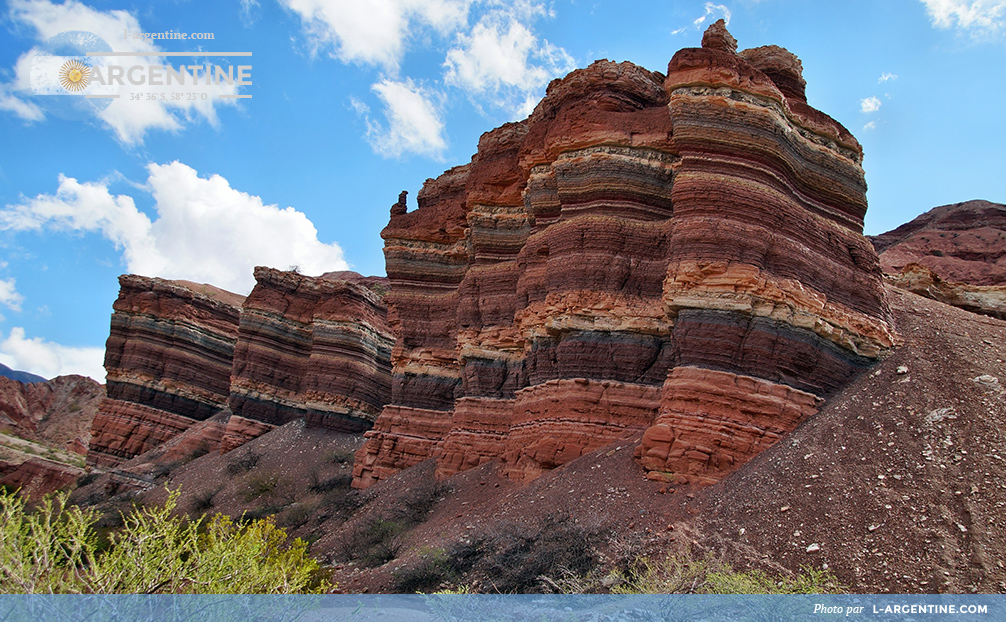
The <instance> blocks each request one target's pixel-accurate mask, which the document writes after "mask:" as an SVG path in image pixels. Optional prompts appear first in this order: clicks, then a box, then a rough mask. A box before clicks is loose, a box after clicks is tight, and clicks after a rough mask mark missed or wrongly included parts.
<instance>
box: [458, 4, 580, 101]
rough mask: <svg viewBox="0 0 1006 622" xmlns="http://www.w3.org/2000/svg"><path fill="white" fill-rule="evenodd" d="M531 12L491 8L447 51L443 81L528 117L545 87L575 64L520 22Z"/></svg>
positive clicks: (559, 48)
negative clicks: (490, 99)
mask: <svg viewBox="0 0 1006 622" xmlns="http://www.w3.org/2000/svg"><path fill="white" fill-rule="evenodd" d="M528 14H530V15H533V13H529V12H525V13H524V14H523V15H521V14H520V13H518V12H507V11H492V12H490V13H487V14H486V15H484V16H483V17H482V19H481V20H480V21H479V22H478V23H477V24H476V25H475V26H474V27H473V28H472V30H471V32H470V33H468V34H459V35H458V38H457V44H456V46H455V47H454V48H452V49H451V50H450V51H448V52H447V57H446V60H445V62H444V67H445V69H446V71H445V73H444V82H445V83H447V84H448V85H450V86H455V87H458V88H460V89H462V90H464V91H466V92H467V93H468V94H469V95H472V96H478V97H479V99H483V100H484V99H485V98H486V96H489V97H492V100H493V104H494V105H496V106H497V107H499V108H502V109H505V110H507V111H508V112H510V113H511V114H514V115H516V116H522V117H523V116H527V115H528V114H530V112H531V110H533V108H534V104H535V103H536V102H537V100H538V98H539V97H540V96H541V95H543V94H544V88H545V86H546V85H547V84H548V82H549V81H550V80H551V79H552V78H555V77H558V76H561V75H563V74H565V73H566V72H568V71H570V70H572V69H573V68H574V67H575V66H576V64H575V63H574V61H573V59H572V57H570V55H569V54H568V53H566V50H564V49H563V48H561V47H558V46H555V45H552V44H551V43H549V42H548V41H547V40H539V39H538V37H537V36H536V35H535V34H534V33H533V32H532V31H531V29H530V28H529V27H528V26H527V25H526V24H524V23H522V22H521V21H520V18H521V17H525V19H526V16H527V15H528Z"/></svg>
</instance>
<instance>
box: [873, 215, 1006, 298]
mask: <svg viewBox="0 0 1006 622" xmlns="http://www.w3.org/2000/svg"><path fill="white" fill-rule="evenodd" d="M870 241H871V242H873V247H874V248H876V249H877V252H878V253H880V267H881V268H883V270H884V272H887V273H889V274H897V273H898V272H900V271H901V269H902V268H904V267H905V266H907V265H908V264H910V263H919V264H922V265H923V266H925V267H927V268H929V269H930V270H932V271H933V272H934V273H936V274H937V275H938V276H939V277H940V278H941V279H943V280H945V281H954V282H960V283H967V284H969V285H1006V205H1003V204H1001V203H992V202H990V201H980V200H976V201H965V202H963V203H954V204H952V205H942V206H940V207H934V208H933V209H931V210H929V211H928V212H926V213H925V214H922V215H921V216H919V217H918V218H916V219H915V220H913V221H911V222H909V223H906V224H903V225H901V226H900V227H898V228H897V229H894V230H893V231H888V232H887V233H884V234H882V235H878V236H873V237H871V238H870Z"/></svg>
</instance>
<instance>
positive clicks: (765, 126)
mask: <svg viewBox="0 0 1006 622" xmlns="http://www.w3.org/2000/svg"><path fill="white" fill-rule="evenodd" d="M801 72H802V67H801V65H800V61H799V60H798V59H797V58H796V57H795V56H793V55H792V54H790V53H789V52H787V51H786V50H784V49H782V48H778V47H776V46H768V47H763V48H756V49H753V50H745V51H744V52H741V53H740V54H738V53H737V52H736V43H735V42H734V40H733V38H732V37H731V36H730V34H729V33H728V32H727V31H726V29H725V28H724V26H723V23H722V22H718V23H717V24H715V25H713V26H712V27H710V29H709V30H708V31H707V32H706V34H705V37H704V38H703V47H702V48H695V49H685V50H681V51H680V52H678V53H677V54H676V55H675V56H674V58H673V59H672V60H671V62H670V64H669V66H668V73H667V75H666V76H665V75H663V74H660V73H656V72H651V71H647V70H645V69H642V68H640V67H637V66H635V65H632V64H630V63H613V62H608V61H598V62H596V63H594V64H592V65H591V66H589V67H587V68H585V69H581V70H577V71H574V72H572V73H571V74H569V75H568V76H566V77H565V78H563V79H561V80H555V81H553V82H552V84H550V85H549V87H548V91H547V94H546V96H545V98H544V100H542V102H540V103H539V104H538V106H537V107H536V108H535V110H534V112H533V113H532V114H531V116H530V117H529V118H528V119H526V120H524V121H521V122H519V123H510V124H507V125H504V126H502V127H500V128H498V129H496V130H493V131H492V132H488V133H486V134H485V135H483V137H482V139H481V140H480V141H479V148H478V152H477V153H476V154H475V156H473V158H472V161H471V162H470V163H469V164H467V165H464V166H459V167H455V168H453V169H450V170H449V171H447V172H446V173H444V174H443V175H441V176H440V177H439V178H437V179H435V180H434V179H431V180H428V181H427V182H426V184H424V186H423V189H422V190H421V191H420V193H419V196H418V203H419V208H418V209H417V210H416V211H414V212H411V213H409V212H407V211H406V209H405V206H404V202H403V201H401V200H400V201H399V203H397V204H396V205H395V206H393V208H392V213H391V220H390V223H389V224H388V226H387V227H386V228H385V229H384V231H383V232H382V237H383V238H384V240H385V257H386V260H387V272H388V278H389V280H390V284H391V294H390V295H389V296H388V297H387V299H386V301H387V303H388V317H389V323H390V325H391V328H392V330H393V331H394V334H395V337H396V341H395V345H394V350H393V351H392V357H391V363H392V366H393V368H392V386H391V402H390V403H389V404H388V405H387V406H385V408H384V410H383V412H382V413H381V415H380V416H379V417H378V418H377V421H376V423H375V424H374V428H373V429H372V430H371V431H369V432H367V433H366V436H367V442H366V444H365V445H364V446H363V448H361V450H360V451H359V452H358V453H357V457H356V463H355V467H354V476H355V478H354V486H357V487H366V486H368V485H370V484H372V483H374V482H375V481H377V480H380V479H382V478H386V477H388V476H390V475H391V474H393V473H395V472H397V471H399V470H401V469H403V468H407V467H409V466H411V465H413V464H416V463H418V462H420V461H423V460H426V459H428V458H431V457H435V458H436V459H437V472H438V474H439V475H440V476H449V475H451V474H453V473H457V472H459V471H461V470H464V469H467V468H471V467H474V466H477V465H479V464H481V463H483V462H486V461H488V460H493V459H500V460H501V462H502V465H503V472H504V473H505V474H506V475H507V476H509V477H510V478H512V479H515V480H528V479H531V478H534V477H536V476H537V475H539V474H540V473H541V472H543V471H544V470H546V469H551V468H555V467H556V466H559V465H561V464H564V463H566V462H568V461H570V460H572V459H574V458H576V457H578V456H580V455H582V454H583V453H585V452H588V451H591V450H592V449H595V448H597V447H600V446H603V445H605V444H607V443H609V442H610V441H612V440H614V439H616V438H619V437H621V436H623V435H626V434H628V433H633V432H640V431H643V432H644V434H643V441H642V444H641V445H640V446H639V448H638V449H637V458H638V459H639V461H640V462H641V464H642V465H643V467H644V468H645V469H646V470H647V472H648V473H649V476H650V477H652V478H654V479H662V480H669V481H679V480H688V481H699V482H713V481H716V480H717V479H719V478H721V477H722V476H724V475H725V474H727V473H729V472H730V471H731V470H733V469H734V468H736V467H737V466H739V465H740V464H742V463H743V462H744V461H746V460H747V459H749V458H750V457H751V456H753V455H755V454H757V453H758V452H759V451H761V450H763V449H764V448H765V447H768V446H770V445H771V444H772V443H774V442H776V441H777V440H778V439H779V438H781V437H782V436H783V435H785V434H786V433H787V432H788V431H790V430H792V429H793V428H794V427H795V426H796V425H797V424H798V423H799V422H800V421H802V420H803V419H805V418H806V417H807V416H809V415H811V414H813V413H814V412H815V411H816V409H817V408H818V406H819V405H820V403H821V401H822V400H823V399H825V398H827V397H828V396H829V395H831V394H833V393H834V392H836V391H837V390H838V389H840V388H841V387H842V386H843V385H844V384H845V383H846V382H848V380H849V379H850V378H852V377H853V376H854V375H855V374H856V373H857V372H858V371H859V370H861V369H862V368H864V367H866V366H868V365H869V364H871V363H872V362H873V361H875V360H876V359H877V357H878V356H879V355H880V354H881V353H882V352H883V351H884V350H885V349H886V348H888V347H890V346H891V345H892V344H893V343H894V339H895V338H894V334H893V329H892V327H891V326H890V323H889V316H890V313H889V310H888V308H887V306H886V303H885V301H884V295H883V289H882V281H881V272H880V268H879V264H878V261H877V255H876V253H875V252H874V250H873V247H872V246H871V245H870V243H869V242H868V241H867V240H866V239H865V238H864V237H863V235H862V226H863V216H864V214H865V212H866V194H865V193H866V184H865V181H864V177H863V171H862V168H861V165H860V163H861V160H862V150H861V148H860V146H859V143H858V142H857V141H856V140H855V138H853V137H852V135H851V134H849V132H848V131H847V130H846V129H845V128H844V127H842V126H841V125H840V124H839V123H837V122H836V121H834V120H833V119H831V118H830V117H828V116H827V115H825V114H823V113H821V112H819V111H817V110H815V109H813V108H811V107H810V106H809V105H808V104H807V103H806V99H805V97H804V81H803V78H802V75H801Z"/></svg>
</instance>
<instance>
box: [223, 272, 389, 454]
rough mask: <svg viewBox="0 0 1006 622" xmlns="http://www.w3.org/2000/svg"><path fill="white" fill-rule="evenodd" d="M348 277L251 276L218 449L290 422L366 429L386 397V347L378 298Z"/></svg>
mask: <svg viewBox="0 0 1006 622" xmlns="http://www.w3.org/2000/svg"><path fill="white" fill-rule="evenodd" d="M349 276H350V275H347V274H338V273H336V274H334V275H331V276H329V277H327V278H325V277H322V278H314V277H308V276H304V275H301V274H298V273H296V272H282V271H279V270H274V269H271V268H256V269H255V279H256V281H257V283H256V285H255V288H254V289H253V290H252V292H251V294H249V295H248V298H247V299H246V300H245V302H244V306H243V307H242V309H241V323H240V327H239V330H238V339H237V345H236V348H235V350H234V363H233V368H232V370H231V385H230V396H229V398H228V404H229V406H230V409H231V416H230V419H229V421H228V423H227V430H226V432H225V433H224V439H223V448H222V449H223V450H224V451H227V450H229V449H231V448H233V447H236V446H238V445H241V444H243V443H245V442H247V441H248V440H250V439H252V438H255V437H256V436H258V435H260V434H262V433H263V432H265V431H268V430H270V429H272V428H274V427H276V426H278V425H283V424H284V423H287V422H288V421H292V420H294V419H305V420H306V421H307V423H308V425H316V426H320V427H325V428H330V429H333V430H338V431H342V432H362V431H364V430H368V429H370V427H371V426H372V425H373V422H374V420H375V419H376V418H377V415H378V413H380V411H381V408H382V407H383V406H384V405H385V404H386V403H387V402H388V399H389V398H390V393H391V389H390V376H391V364H390V362H389V359H390V356H391V346H392V344H393V342H394V340H393V338H392V337H391V333H390V331H389V329H388V325H387V319H386V317H387V309H386V307H385V305H384V303H383V302H382V301H381V296H380V295H379V294H378V293H375V292H374V291H372V290H371V289H369V288H368V287H366V286H365V284H361V283H354V282H351V281H349V280H346V278H345V277H349ZM356 276H358V275H356ZM339 277H344V278H339ZM355 280H360V281H364V280H363V279H355ZM364 283H365V281H364Z"/></svg>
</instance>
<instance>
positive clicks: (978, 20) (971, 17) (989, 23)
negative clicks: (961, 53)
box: [921, 0, 1006, 38]
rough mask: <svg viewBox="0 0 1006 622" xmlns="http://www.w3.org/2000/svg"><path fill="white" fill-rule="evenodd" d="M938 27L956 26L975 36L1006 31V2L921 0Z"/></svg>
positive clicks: (991, 0)
mask: <svg viewBox="0 0 1006 622" xmlns="http://www.w3.org/2000/svg"><path fill="white" fill-rule="evenodd" d="M921 2H922V3H923V4H924V5H926V12H927V13H929V19H930V20H931V21H932V22H933V25H934V26H936V27H937V28H956V29H957V30H961V31H965V32H968V33H969V34H970V35H971V36H973V37H979V38H981V37H988V36H996V35H1001V34H1003V33H1004V32H1006V2H1004V1H1003V0H971V1H970V2H969V1H968V0H921Z"/></svg>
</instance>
